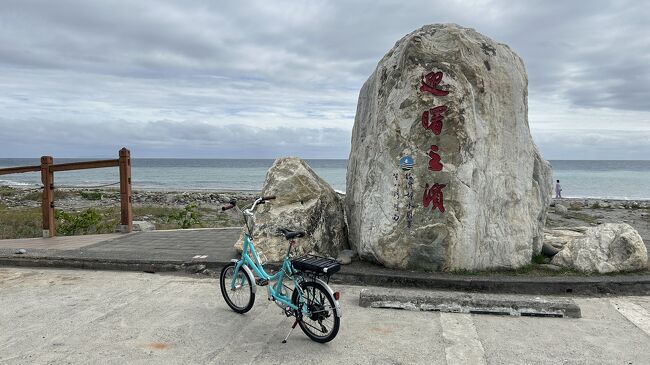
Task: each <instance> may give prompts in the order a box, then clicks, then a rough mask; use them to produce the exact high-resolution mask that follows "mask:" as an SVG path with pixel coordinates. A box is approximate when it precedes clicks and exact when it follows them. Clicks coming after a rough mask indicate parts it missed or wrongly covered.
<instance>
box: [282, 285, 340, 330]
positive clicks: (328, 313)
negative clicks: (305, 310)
mask: <svg viewBox="0 0 650 365" xmlns="http://www.w3.org/2000/svg"><path fill="white" fill-rule="evenodd" d="M300 286H301V289H302V292H303V297H304V299H305V300H306V302H307V303H306V304H307V306H308V307H309V309H310V310H311V311H313V312H316V313H315V314H312V316H311V317H308V318H305V317H304V315H303V316H301V317H299V320H298V324H299V325H300V329H301V330H302V332H304V333H305V334H306V335H307V337H309V338H310V339H312V340H313V341H316V342H320V343H326V342H330V341H332V340H333V339H334V337H336V335H337V334H338V332H339V327H340V325H341V318H340V317H338V316H337V315H336V309H335V305H334V302H335V299H334V297H333V296H332V295H331V294H330V292H329V291H328V290H327V289H326V288H325V287H324V286H323V284H321V283H319V282H317V281H307V282H303V283H301V284H300ZM291 301H292V303H293V304H295V305H297V306H298V307H300V304H299V303H298V302H299V297H298V288H296V290H294V291H293V294H292V295H291ZM323 302H327V303H326V305H323ZM330 320H331V329H329V330H328V331H323V330H322V329H323V328H325V327H324V325H323V322H324V321H327V322H328V323H330ZM317 324H318V325H320V327H321V329H320V332H321V333H324V334H319V333H318V332H316V330H319V329H318V328H317V327H316V326H317Z"/></svg>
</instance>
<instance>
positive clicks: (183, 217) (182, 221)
mask: <svg viewBox="0 0 650 365" xmlns="http://www.w3.org/2000/svg"><path fill="white" fill-rule="evenodd" d="M197 208H198V206H197V205H196V203H191V204H188V205H186V206H185V209H184V210H182V211H179V212H174V213H171V214H169V215H168V218H169V221H170V222H175V223H177V224H178V226H179V227H180V228H183V229H186V228H192V227H193V226H195V225H199V224H201V219H200V216H199V212H198V209H197Z"/></svg>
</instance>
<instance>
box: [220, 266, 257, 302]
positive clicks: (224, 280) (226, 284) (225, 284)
mask: <svg viewBox="0 0 650 365" xmlns="http://www.w3.org/2000/svg"><path fill="white" fill-rule="evenodd" d="M235 266H236V264H235V263H234V262H231V263H229V264H228V265H226V266H224V267H223V269H221V274H220V275H219V285H220V286H221V295H222V296H223V299H224V300H225V301H226V304H228V306H229V307H230V308H231V309H232V310H233V311H235V312H237V313H239V314H244V313H246V312H248V311H249V310H251V308H253V304H255V293H253V286H252V282H251V278H250V277H249V276H248V275H247V274H246V272H245V271H244V270H243V269H240V270H239V272H238V273H237V277H238V278H244V279H245V281H242V282H241V283H242V284H241V286H240V287H239V288H237V289H235V290H232V289H230V281H231V280H232V273H233V272H234V271H235ZM229 273H230V275H228V274H229ZM246 286H247V287H248V288H247V289H246ZM226 289H228V290H226ZM246 291H247V292H248V295H249V297H248V301H247V302H246V300H243V301H240V300H239V299H236V302H235V301H233V295H234V294H235V292H241V293H245V292H246ZM237 298H239V297H238V294H237ZM244 299H245V298H244Z"/></svg>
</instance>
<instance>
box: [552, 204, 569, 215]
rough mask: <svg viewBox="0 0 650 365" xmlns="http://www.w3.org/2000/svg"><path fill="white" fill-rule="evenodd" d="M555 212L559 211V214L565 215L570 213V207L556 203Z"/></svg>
mask: <svg viewBox="0 0 650 365" xmlns="http://www.w3.org/2000/svg"><path fill="white" fill-rule="evenodd" d="M555 213H557V214H559V215H565V214H567V213H569V208H567V207H565V206H564V205H562V204H559V203H558V204H555Z"/></svg>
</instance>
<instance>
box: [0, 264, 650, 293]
mask: <svg viewBox="0 0 650 365" xmlns="http://www.w3.org/2000/svg"><path fill="white" fill-rule="evenodd" d="M228 262H230V260H227V261H221V260H219V261H216V260H215V261H193V260H190V261H185V260H169V259H161V260H151V259H146V260H145V259H118V258H97V257H64V256H46V255H41V256H28V255H26V256H19V255H11V256H9V255H2V256H0V266H14V267H15V266H18V267H51V268H72V269H88V270H121V271H145V272H178V273H203V274H205V275H210V276H213V277H214V276H218V274H219V271H220V270H221V267H223V266H224V265H226V264H227V263H228ZM265 266H266V267H267V268H269V269H271V270H277V268H278V267H279V266H278V265H277V264H272V263H269V264H267V265H265ZM331 281H332V282H333V283H340V284H352V285H375V286H383V287H411V288H422V289H438V290H460V291H470V292H488V293H511V294H537V295H585V296H594V295H650V275H648V274H645V275H644V274H639V275H618V276H593V277H592V276H584V277H559V276H550V277H521V276H505V275H503V276H463V275H449V274H442V273H424V272H409V271H398V270H389V269H384V268H377V267H375V266H372V265H367V264H360V263H357V265H355V264H354V263H353V264H352V265H347V266H343V267H342V268H341V271H339V272H338V273H337V274H335V275H334V276H333V277H332V278H331Z"/></svg>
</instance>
